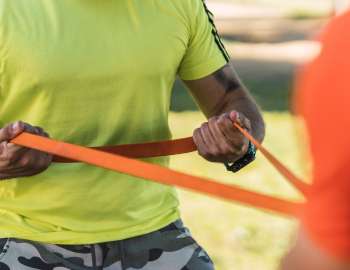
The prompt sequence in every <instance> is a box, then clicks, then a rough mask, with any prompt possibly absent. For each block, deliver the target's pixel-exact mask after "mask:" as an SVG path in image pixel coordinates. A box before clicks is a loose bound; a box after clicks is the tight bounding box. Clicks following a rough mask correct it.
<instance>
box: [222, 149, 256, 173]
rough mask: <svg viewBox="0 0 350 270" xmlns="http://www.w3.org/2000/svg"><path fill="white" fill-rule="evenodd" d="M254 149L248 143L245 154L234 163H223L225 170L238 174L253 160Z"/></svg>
mask: <svg viewBox="0 0 350 270" xmlns="http://www.w3.org/2000/svg"><path fill="white" fill-rule="evenodd" d="M255 155H256V148H255V146H254V144H252V143H251V142H249V146H248V150H247V152H246V154H245V155H244V156H243V157H241V158H240V159H238V160H237V161H235V162H232V163H230V162H225V163H224V164H225V166H226V169H227V170H228V171H230V172H238V171H239V170H241V169H242V168H244V167H245V166H247V165H248V164H250V163H251V162H253V161H254V160H255Z"/></svg>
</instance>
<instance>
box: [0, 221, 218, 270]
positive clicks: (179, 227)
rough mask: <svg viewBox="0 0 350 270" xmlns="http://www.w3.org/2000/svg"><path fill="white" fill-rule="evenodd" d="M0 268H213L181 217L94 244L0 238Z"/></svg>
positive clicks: (113, 269) (4, 269) (108, 269)
mask: <svg viewBox="0 0 350 270" xmlns="http://www.w3.org/2000/svg"><path fill="white" fill-rule="evenodd" d="M0 250H2V251H1V253H0V270H27V269H28V270H29V269H41V270H66V269H71V270H88V269H90V270H97V269H98V270H124V269H129V270H136V269H138V270H214V266H213V263H212V261H211V260H210V258H209V256H208V255H207V253H206V252H205V251H204V250H203V249H202V248H201V247H200V246H199V245H198V244H197V243H196V242H195V240H194V239H193V238H192V236H191V234H190V233H189V231H188V229H187V228H185V227H184V226H183V224H182V222H181V221H177V222H175V223H172V224H170V225H168V226H166V227H165V228H163V229H161V230H159V231H156V232H153V233H149V234H146V235H143V236H139V237H134V238H130V239H126V240H122V241H114V242H107V243H100V244H94V245H53V244H43V243H38V242H32V241H27V240H19V239H13V238H10V239H0Z"/></svg>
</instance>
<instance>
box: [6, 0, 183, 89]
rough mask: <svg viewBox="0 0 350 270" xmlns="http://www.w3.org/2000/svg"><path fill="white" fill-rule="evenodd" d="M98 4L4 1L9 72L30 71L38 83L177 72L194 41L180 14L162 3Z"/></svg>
mask: <svg viewBox="0 0 350 270" xmlns="http://www.w3.org/2000/svg"><path fill="white" fill-rule="evenodd" d="M99 2H100V1H99ZM93 3H95V4H93ZM96 3H98V2H97V1H91V2H90V3H89V1H86V2H85V1H66V0H60V1H39V0H27V1H24V0H0V11H1V12H0V14H1V15H0V26H1V27H0V28H1V29H0V37H1V40H0V62H2V65H3V66H5V67H6V70H5V71H6V74H5V76H6V75H8V74H11V75H12V76H21V75H26V76H27V75H28V74H30V78H31V79H30V80H29V81H33V83H45V82H46V81H48V82H53V81H57V80H64V79H69V80H72V78H74V79H77V80H79V79H80V80H84V79H87V78H95V77H97V78H101V77H102V78H103V77H106V78H111V77H113V78H119V79H125V77H130V75H135V76H136V77H138V76H141V77H147V78H150V77H152V78H154V77H162V76H163V77H171V76H175V74H176V71H177V68H178V66H179V64H180V62H181V60H182V57H183V55H184V53H185V50H186V46H187V42H188V28H187V26H186V22H185V20H183V18H181V15H179V14H178V13H177V12H176V11H175V10H173V9H171V8H169V7H166V8H165V6H163V7H162V6H160V5H161V4H160V2H159V1H149V2H148V3H147V1H144V2H142V1H135V2H133V1H120V2H118V1H106V3H107V4H106V3H105V4H96ZM116 3H118V4H116ZM136 3H144V4H143V5H140V4H136ZM164 8H165V9H164ZM1 9H2V10H1Z"/></svg>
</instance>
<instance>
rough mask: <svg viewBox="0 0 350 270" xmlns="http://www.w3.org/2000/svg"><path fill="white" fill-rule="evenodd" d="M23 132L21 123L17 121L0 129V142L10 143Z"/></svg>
mask: <svg viewBox="0 0 350 270" xmlns="http://www.w3.org/2000/svg"><path fill="white" fill-rule="evenodd" d="M23 131H24V125H23V123H22V122H20V121H17V122H15V123H12V124H8V125H7V126H5V127H4V128H1V129H0V142H3V141H10V140H11V139H13V138H15V137H16V136H18V135H19V134H20V133H22V132H23Z"/></svg>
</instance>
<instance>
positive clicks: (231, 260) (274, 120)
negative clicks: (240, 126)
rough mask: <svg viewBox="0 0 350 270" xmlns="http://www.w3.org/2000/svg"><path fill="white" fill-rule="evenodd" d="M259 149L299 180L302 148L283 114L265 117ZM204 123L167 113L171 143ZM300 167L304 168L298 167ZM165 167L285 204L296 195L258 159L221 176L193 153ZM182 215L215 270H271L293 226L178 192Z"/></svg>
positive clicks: (275, 217) (302, 170)
mask: <svg viewBox="0 0 350 270" xmlns="http://www.w3.org/2000/svg"><path fill="white" fill-rule="evenodd" d="M265 119H266V123H267V136H266V140H265V142H264V145H265V146H266V147H267V148H268V149H270V150H271V151H272V152H273V153H274V154H275V155H276V156H278V157H279V158H280V159H281V160H282V161H283V162H284V163H285V164H286V165H287V166H288V167H289V168H291V169H292V170H293V171H295V172H296V173H297V174H298V175H301V176H305V175H306V173H305V172H306V168H304V165H305V162H300V161H301V160H302V155H301V154H302V151H300V149H301V148H302V149H304V150H305V147H303V146H302V145H301V144H300V143H299V142H298V140H297V138H296V137H297V132H296V130H295V126H294V124H293V121H292V117H291V116H290V115H289V114H288V113H266V114H265ZM203 121H205V119H204V117H203V116H202V115H201V113H199V112H184V113H171V115H170V125H171V128H172V131H173V135H174V138H180V137H185V136H189V135H191V133H192V130H193V129H194V128H195V127H197V126H199V125H200V123H201V122H203ZM303 164H304V165H303ZM171 167H172V168H175V169H177V170H181V171H184V172H188V173H191V174H195V175H200V176H205V177H210V178H214V179H217V180H219V181H223V182H228V183H232V184H236V185H240V186H242V187H246V188H249V189H252V190H256V191H259V192H263V193H266V194H272V195H274V196H278V197H284V198H289V199H301V197H300V195H299V194H298V193H297V192H296V191H295V190H294V189H293V188H292V187H291V186H290V185H289V184H288V183H287V182H286V181H285V180H284V179H283V177H282V176H280V175H279V173H278V172H276V170H275V169H274V168H273V167H272V166H271V165H270V164H269V163H268V162H267V161H266V160H265V159H264V158H263V157H262V156H261V155H258V157H257V160H256V162H254V164H252V165H250V166H249V167H248V168H246V169H245V170H243V171H242V172H240V173H237V174H232V173H228V172H226V171H225V168H224V167H223V165H221V164H213V163H209V162H206V161H205V160H203V159H202V158H200V157H199V156H198V155H197V154H196V153H193V154H186V155H180V156H176V157H173V158H172V160H171ZM179 193H180V197H181V204H182V215H183V219H184V221H185V223H186V224H187V226H188V227H190V229H191V230H192V233H193V235H194V236H195V238H196V239H197V240H198V242H199V243H200V244H201V245H203V246H204V247H205V248H206V249H207V250H208V252H209V253H210V255H211V257H212V258H213V259H214V261H215V263H216V266H217V270H233V269H235V270H252V269H259V270H275V269H276V267H277V264H278V260H279V259H280V257H281V256H282V255H283V253H284V252H285V251H286V250H287V249H288V247H289V245H290V243H291V241H292V235H293V233H294V232H295V230H296V225H297V223H296V221H294V220H292V219H288V218H286V217H281V216H278V215H276V214H272V213H266V212H263V211H260V210H255V209H252V208H249V207H246V206H240V205H238V204H232V203H228V202H224V201H221V200H218V199H213V198H209V197H206V196H203V195H198V194H195V193H192V192H188V191H183V190H181V191H179Z"/></svg>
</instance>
